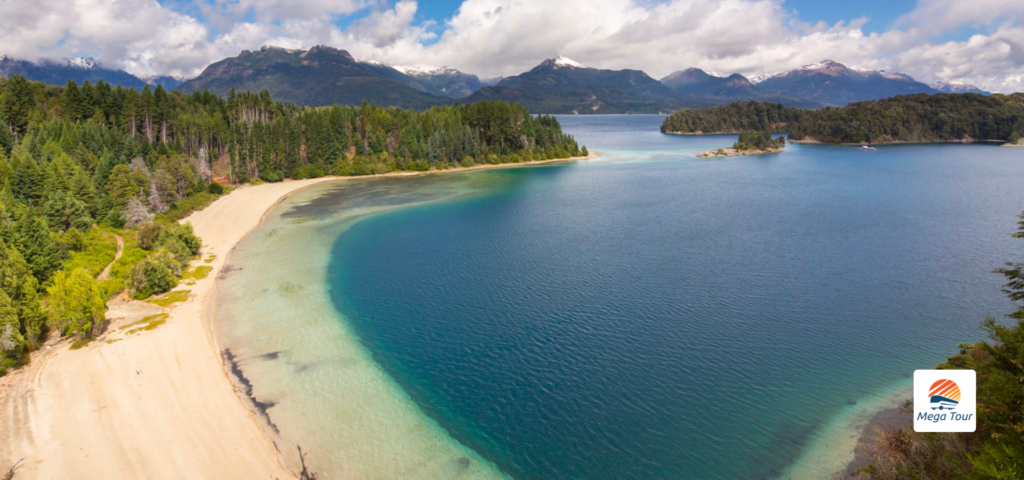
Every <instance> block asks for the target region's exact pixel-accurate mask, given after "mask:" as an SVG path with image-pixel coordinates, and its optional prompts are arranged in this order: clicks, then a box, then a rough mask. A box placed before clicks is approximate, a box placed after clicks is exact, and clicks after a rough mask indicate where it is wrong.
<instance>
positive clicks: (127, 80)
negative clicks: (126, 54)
mask: <svg viewBox="0 0 1024 480" xmlns="http://www.w3.org/2000/svg"><path fill="white" fill-rule="evenodd" d="M15 73H16V74H18V75H21V76H23V77H25V78H27V79H29V80H35V81H39V82H45V83H48V84H51V85H64V84H66V83H68V80H74V81H75V83H78V84H82V83H84V82H86V81H89V82H92V83H95V82H97V81H99V80H103V81H104V82H107V83H109V84H111V85H121V86H123V87H130V88H138V89H141V88H142V87H144V86H145V85H146V83H145V82H143V81H142V80H141V79H139V78H138V77H136V76H134V75H132V74H130V73H128V72H126V71H124V70H121V69H115V68H107V67H105V66H103V64H101V63H100V62H97V61H96V60H95V59H94V58H91V57H78V58H65V59H63V60H59V61H58V60H47V59H43V60H39V61H37V62H31V61H28V60H17V59H13V58H11V57H8V56H6V55H0V77H9V76H11V75H13V74H15Z"/></svg>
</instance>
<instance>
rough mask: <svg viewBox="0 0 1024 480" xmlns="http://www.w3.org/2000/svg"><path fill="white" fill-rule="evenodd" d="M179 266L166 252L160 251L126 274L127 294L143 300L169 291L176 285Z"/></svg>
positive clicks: (179, 271) (179, 272)
mask: <svg viewBox="0 0 1024 480" xmlns="http://www.w3.org/2000/svg"><path fill="white" fill-rule="evenodd" d="M180 275H181V264H180V263H179V262H178V260H177V259H176V258H175V257H174V255H173V254H171V253H170V252H168V251H167V250H160V251H158V252H156V253H154V254H152V255H150V256H148V257H146V258H145V259H144V260H142V261H141V262H139V263H137V264H135V266H134V267H132V269H131V270H130V271H129V272H128V292H129V294H131V296H132V298H136V299H143V298H146V297H149V296H150V295H158V294H161V293H164V292H167V291H170V290H171V289H172V288H174V286H175V285H177V284H178V277H179V276H180Z"/></svg>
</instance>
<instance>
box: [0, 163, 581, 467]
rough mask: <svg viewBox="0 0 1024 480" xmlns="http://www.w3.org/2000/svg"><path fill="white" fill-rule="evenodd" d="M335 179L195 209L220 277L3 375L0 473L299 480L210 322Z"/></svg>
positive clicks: (122, 304) (248, 189)
mask: <svg viewBox="0 0 1024 480" xmlns="http://www.w3.org/2000/svg"><path fill="white" fill-rule="evenodd" d="M596 156H598V155H597V154H596V153H591V154H590V156H589V157H577V158H573V159H558V160H548V161H536V162H524V163H520V164H501V165H480V166H476V167H472V168H458V169H451V170H444V171H442V172H460V171H466V170H477V169H488V168H506V167H516V166H526V165H536V164H540V163H556V162H565V161H570V160H578V159H581V158H593V157H596ZM429 173H434V172H429ZM403 174H408V173H396V174H393V175H403ZM414 175H415V173H414ZM343 178H351V177H343ZM332 180H334V181H337V180H341V178H337V177H329V178H320V179H311V180H298V181H285V182H281V183H273V184H263V185H259V186H244V187H241V188H239V189H237V190H236V191H234V192H232V193H231V194H230V195H226V196H224V197H223V198H220V199H218V200H217V201H216V202H214V203H213V204H212V205H210V206H209V207H207V208H206V209H204V210H202V211H199V212H196V213H194V214H192V215H191V216H189V217H188V218H187V219H186V220H185V221H188V222H190V223H191V224H192V226H193V227H194V228H195V232H196V234H197V235H199V236H200V237H201V238H202V239H203V249H202V257H201V258H202V259H207V258H211V256H212V258H213V261H212V262H210V263H208V264H207V263H204V261H203V260H202V259H200V260H196V261H195V262H193V265H209V266H211V267H213V271H212V272H211V273H210V274H209V275H208V276H207V277H206V278H205V279H203V280H200V281H198V282H196V283H195V284H194V285H179V286H178V287H177V288H176V290H189V291H190V292H189V297H188V300H187V301H185V302H183V303H179V304H175V305H172V306H171V307H169V308H161V307H158V306H156V305H153V304H149V303H146V302H138V301H127V300H125V299H123V298H122V299H120V300H113V301H111V302H109V305H110V311H109V312H108V313H107V319H108V321H109V322H110V323H109V325H108V326H107V328H106V330H105V332H104V333H103V334H102V335H100V336H99V337H98V338H97V339H96V340H95V341H93V342H92V343H90V344H89V345H87V346H86V347H83V348H80V349H77V350H71V349H70V348H69V347H70V341H68V340H67V339H59V338H51V339H50V340H49V341H48V342H47V344H46V345H45V346H44V347H43V348H42V349H40V350H39V351H38V352H35V353H33V355H32V359H31V362H30V364H29V365H28V366H26V367H24V368H21V369H19V370H17V371H14V372H11V373H9V374H8V375H7V376H5V377H0V474H4V473H7V471H8V469H9V468H11V467H12V466H14V465H17V466H18V468H17V471H16V474H15V478H56V479H77V478H147V479H161V478H168V479H180V478H296V475H295V474H294V473H293V472H291V471H289V470H288V469H287V468H285V466H284V464H283V463H282V461H281V456H280V454H279V452H278V450H277V447H276V446H275V445H274V443H273V442H272V441H271V440H270V439H269V438H268V437H267V436H266V435H265V434H264V432H263V430H262V428H261V426H260V424H259V423H258V420H257V418H256V415H257V414H258V413H256V412H253V411H252V410H250V408H249V407H248V406H247V405H246V403H245V402H244V401H243V397H242V396H241V395H240V393H239V392H236V390H235V386H234V384H233V383H232V381H231V379H230V377H229V375H228V373H227V370H226V369H225V366H224V361H223V358H222V356H221V354H220V352H219V349H218V347H217V341H216V338H214V335H215V333H214V330H213V329H212V328H211V324H210V321H211V318H212V315H211V312H212V311H213V302H214V298H215V295H214V294H215V288H214V282H215V279H216V278H217V274H218V272H219V271H220V269H221V268H222V267H223V266H224V259H225V258H226V257H227V255H228V253H229V252H230V251H231V249H232V248H233V247H234V246H235V245H236V244H237V243H238V242H239V241H240V240H241V239H242V238H243V237H244V236H245V235H246V234H247V233H248V232H250V231H251V230H253V229H254V228H256V227H257V226H258V225H259V223H260V221H261V219H262V218H263V216H264V215H265V214H266V212H267V211H269V210H270V209H271V208H273V207H274V206H275V205H276V204H277V203H279V202H280V201H281V200H282V199H284V198H285V197H287V196H288V195H289V194H291V193H293V192H295V191H297V190H299V189H301V188H305V187H307V186H310V185H313V184H316V183H321V182H325V181H332ZM160 313H166V314H167V318H166V323H164V324H161V325H159V326H156V328H153V329H150V330H143V329H137V325H133V326H131V327H128V326H129V325H132V324H134V323H136V322H139V321H140V320H142V319H143V318H146V317H148V316H152V315H156V314H160ZM286 448H290V447H286Z"/></svg>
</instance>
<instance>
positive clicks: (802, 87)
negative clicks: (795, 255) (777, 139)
mask: <svg viewBox="0 0 1024 480" xmlns="http://www.w3.org/2000/svg"><path fill="white" fill-rule="evenodd" d="M15 73H17V74H19V75H22V76H25V77H26V78H28V79H30V80H37V81H43V82H46V83H49V84H55V85H63V84H65V83H67V81H68V79H72V80H75V81H76V82H78V83H82V82H84V81H87V80H88V81H91V82H95V81H97V80H100V79H102V80H104V81H106V82H107V83H110V84H113V85H121V86H125V87H130V88H142V87H143V86H145V85H146V84H149V85H163V86H164V88H166V89H168V90H170V89H177V90H180V91H182V92H185V93H189V92H193V91H197V90H204V89H207V90H210V91H212V92H214V93H216V94H219V95H225V94H227V93H228V91H229V90H230V89H231V88H232V87H234V88H235V89H236V90H240V91H242V90H253V91H259V90H262V89H267V90H268V91H269V92H270V93H271V95H273V97H274V98H276V99H281V100H285V101H290V102H295V103H300V104H306V105H313V106H319V105H330V104H333V103H339V104H358V103H361V102H362V101H363V100H366V101H371V102H376V103H377V104H381V105H394V106H401V107H408V108H416V109H423V108H429V107H432V106H437V105H448V104H451V103H452V102H453V101H461V102H467V103H472V102H477V101H482V100H504V101H510V102H518V103H522V104H525V105H527V106H529V107H530V110H531V111H532V112H534V113H658V112H669V111H673V110H678V109H680V108H695V107H706V106H713V105H722V104H727V103H730V102H733V101H738V100H759V101H764V102H772V103H781V104H784V105H787V106H790V107H799V108H820V107H823V106H829V105H845V104H847V103H850V102H856V101H861V100H871V99H877V98H885V97H891V96H894V95H902V94H911V93H930V94H934V93H981V94H987V93H988V92H984V91H982V90H980V89H978V88H976V87H974V86H973V85H967V84H963V83H955V82H940V83H934V84H931V85H926V84H924V83H921V82H918V81H916V80H914V79H913V78H911V77H910V76H908V75H904V74H901V73H890V72H885V71H874V70H862V69H856V68H849V67H846V66H845V65H843V64H841V63H838V62H834V61H831V60H823V61H822V62H819V63H816V64H813V65H805V66H803V67H800V68H796V69H793V70H789V71H786V72H782V73H779V74H776V75H758V76H755V77H751V78H747V77H744V76H743V75H740V74H732V75H729V76H719V75H718V74H715V73H708V72H705V71H703V70H701V69H698V68H688V69H685V70H680V71H677V72H673V73H671V74H669V75H667V76H665V77H664V78H662V79H661V80H655V79H654V78H651V77H650V76H648V75H647V74H646V73H644V72H642V71H640V70H629V69H626V70H607V69H597V68H591V67H587V66H585V65H583V64H581V63H579V62H576V61H574V60H572V59H569V58H567V57H563V56H560V57H556V58H551V59H548V60H544V61H543V62H541V63H540V64H539V65H537V66H536V67H534V68H532V69H530V70H529V71H527V72H524V73H522V74H519V75H515V76H511V77H505V78H498V79H493V80H490V81H485V80H481V79H480V78H479V77H477V76H476V75H472V74H468V73H464V72H461V71H459V70H456V69H454V68H449V67H441V68H422V67H409V66H398V65H387V64H383V63H379V62H373V61H358V60H356V59H355V58H353V57H352V55H351V54H349V53H348V52H347V51H345V50H340V49H337V48H333V47H329V46H323V45H320V46H315V47H312V48H310V49H308V50H302V49H285V48H280V47H273V46H264V47H262V48H261V49H259V50H257V51H248V50H244V51H242V53H241V54H239V55H238V56H236V57H229V58H225V59H223V60H221V61H219V62H216V63H213V64H211V65H210V66H208V67H206V69H205V70H204V71H203V72H202V73H201V74H200V75H199V76H197V77H195V78H192V79H189V80H184V81H182V80H180V79H177V78H175V77H170V76H153V77H145V78H139V77H136V76H134V75H131V74H130V73H128V72H126V71H124V70H121V69H114V68H108V67H106V66H104V65H102V64H100V63H99V62H97V61H95V60H93V59H92V58H74V59H64V60H63V61H52V60H41V61H39V62H29V61H25V60H16V59H12V58H8V57H6V56H3V55H0V77H6V76H10V75H11V74H15Z"/></svg>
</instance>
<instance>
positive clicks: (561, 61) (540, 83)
mask: <svg viewBox="0 0 1024 480" xmlns="http://www.w3.org/2000/svg"><path fill="white" fill-rule="evenodd" d="M675 97H676V95H675V93H674V92H673V91H672V90H671V89H670V88H668V87H666V86H665V85H663V84H661V83H659V82H658V81H657V80H655V79H653V78H651V77H649V76H648V75H647V74H646V73H644V72H642V71H640V70H604V69H599V68H590V67H587V66H585V65H583V64H581V63H580V62H577V61H575V60H572V59H570V58H567V57H564V56H559V57H555V58H549V59H547V60H544V61H543V62H541V63H540V64H539V65H537V66H536V67H534V68H532V69H530V70H529V71H527V72H523V73H521V74H519V75H514V76H510V77H505V78H504V79H502V80H501V81H500V82H498V84H497V85H495V86H491V87H485V88H482V89H480V90H479V91H477V92H476V93H474V94H473V95H471V96H469V97H468V98H466V101H467V102H475V101H482V100H503V101H508V102H518V103H523V104H525V105H527V106H528V107H530V111H531V112H534V113H569V112H586V113H622V112H631V113H633V112H655V113H656V112H663V111H669V110H673V109H678V108H679V107H680V106H681V104H680V103H679V102H677V101H676V98H675Z"/></svg>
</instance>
